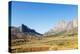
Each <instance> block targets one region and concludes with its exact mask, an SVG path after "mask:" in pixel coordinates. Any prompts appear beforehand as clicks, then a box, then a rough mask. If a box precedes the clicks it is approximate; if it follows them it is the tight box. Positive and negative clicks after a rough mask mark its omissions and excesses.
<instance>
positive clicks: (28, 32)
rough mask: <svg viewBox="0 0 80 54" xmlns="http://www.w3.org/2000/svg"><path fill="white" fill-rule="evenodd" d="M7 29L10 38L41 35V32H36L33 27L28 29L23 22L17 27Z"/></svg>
mask: <svg viewBox="0 0 80 54" xmlns="http://www.w3.org/2000/svg"><path fill="white" fill-rule="evenodd" d="M9 29H10V30H11V39H23V38H24V39H25V38H30V37H38V36H42V34H40V33H38V32H36V31H35V30H34V29H30V28H29V27H27V26H26V25H24V24H22V25H21V26H19V27H9Z"/></svg>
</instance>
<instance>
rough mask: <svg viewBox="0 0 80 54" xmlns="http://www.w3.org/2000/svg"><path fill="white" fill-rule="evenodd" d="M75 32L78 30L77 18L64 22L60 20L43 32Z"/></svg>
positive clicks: (48, 33)
mask: <svg viewBox="0 0 80 54" xmlns="http://www.w3.org/2000/svg"><path fill="white" fill-rule="evenodd" d="M75 32H78V20H77V19H74V20H72V21H69V22H66V21H64V20H63V21H60V22H59V23H58V24H56V25H55V26H54V27H53V28H52V29H50V30H49V31H48V32H45V34H44V35H45V36H46V35H55V34H69V33H71V34H73V33H75Z"/></svg>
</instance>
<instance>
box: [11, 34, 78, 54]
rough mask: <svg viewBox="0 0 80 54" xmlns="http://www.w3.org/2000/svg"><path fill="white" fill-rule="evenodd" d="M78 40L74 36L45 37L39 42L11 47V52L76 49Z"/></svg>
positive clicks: (33, 41)
mask: <svg viewBox="0 0 80 54" xmlns="http://www.w3.org/2000/svg"><path fill="white" fill-rule="evenodd" d="M77 48H78V38H77V35H74V36H67V35H66V36H55V37H54V36H48V37H47V36H46V37H42V38H41V39H40V40H31V41H29V42H25V44H23V43H21V44H19V45H15V46H12V47H11V49H12V52H30V51H44V50H66V49H77Z"/></svg>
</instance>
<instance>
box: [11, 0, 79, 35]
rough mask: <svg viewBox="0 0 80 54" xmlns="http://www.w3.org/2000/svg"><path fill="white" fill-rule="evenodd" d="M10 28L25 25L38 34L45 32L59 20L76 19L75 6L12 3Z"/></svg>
mask: <svg viewBox="0 0 80 54" xmlns="http://www.w3.org/2000/svg"><path fill="white" fill-rule="evenodd" d="M11 7H12V12H11V16H12V19H11V23H12V26H20V25H21V24H25V25H27V26H28V27H30V28H32V29H35V30H36V31H37V32H39V33H44V32H47V31H48V30H49V29H51V28H52V27H54V25H55V24H56V23H57V22H59V21H60V20H65V21H70V20H72V19H74V18H77V17H78V16H77V15H78V11H77V9H78V8H77V5H65V4H49V3H33V2H18V1H13V2H12V6H11Z"/></svg>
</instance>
